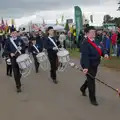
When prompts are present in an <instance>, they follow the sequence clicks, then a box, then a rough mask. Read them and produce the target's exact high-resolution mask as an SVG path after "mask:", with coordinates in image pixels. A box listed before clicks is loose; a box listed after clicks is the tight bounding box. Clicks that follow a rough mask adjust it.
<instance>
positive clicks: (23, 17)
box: [0, 0, 120, 25]
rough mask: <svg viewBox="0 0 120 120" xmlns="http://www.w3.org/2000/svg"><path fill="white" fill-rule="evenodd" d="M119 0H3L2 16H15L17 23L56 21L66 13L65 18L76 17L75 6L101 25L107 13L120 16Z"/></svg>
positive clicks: (0, 6) (0, 3)
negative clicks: (43, 20) (119, 9)
mask: <svg viewBox="0 0 120 120" xmlns="http://www.w3.org/2000/svg"><path fill="white" fill-rule="evenodd" d="M118 1H119V0H2V1H1V2H0V17H3V18H15V19H16V24H18V25H20V24H24V23H27V22H28V21H30V20H32V21H34V22H35V21H36V22H37V21H38V22H39V21H41V20H42V19H43V18H44V19H45V21H46V22H49V23H50V22H55V21H56V19H57V18H58V20H59V19H60V18H61V16H62V14H64V16H65V18H74V6H75V5H78V6H80V7H81V8H82V11H83V13H84V14H85V16H86V17H87V18H89V16H90V15H91V14H92V15H93V16H94V24H98V25H100V24H101V23H102V20H103V16H104V15H105V14H110V15H111V16H113V17H115V16H120V12H118V11H116V10H117V7H118V5H117V3H118Z"/></svg>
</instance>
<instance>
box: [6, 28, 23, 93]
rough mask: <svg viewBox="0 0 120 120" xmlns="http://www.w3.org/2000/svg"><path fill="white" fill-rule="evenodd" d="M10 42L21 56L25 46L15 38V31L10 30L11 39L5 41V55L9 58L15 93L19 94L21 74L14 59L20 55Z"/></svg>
mask: <svg viewBox="0 0 120 120" xmlns="http://www.w3.org/2000/svg"><path fill="white" fill-rule="evenodd" d="M11 41H13V42H14V43H15V44H16V46H17V47H18V49H19V51H21V53H22V54H23V53H25V45H24V43H23V41H22V40H21V39H20V38H17V31H16V29H15V28H14V29H12V30H11V37H10V38H9V39H8V40H7V41H6V45H5V53H6V54H8V55H9V56H10V59H11V64H12V68H13V74H14V79H15V83H16V88H17V92H18V93H19V92H21V81H20V79H21V73H20V69H19V66H18V64H17V62H16V59H17V57H18V56H19V55H20V53H19V52H18V50H16V48H15V46H14V45H13V43H12V42H11Z"/></svg>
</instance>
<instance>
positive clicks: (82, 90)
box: [80, 88, 87, 96]
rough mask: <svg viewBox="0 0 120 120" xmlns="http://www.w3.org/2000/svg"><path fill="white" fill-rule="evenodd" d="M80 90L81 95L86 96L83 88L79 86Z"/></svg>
mask: <svg viewBox="0 0 120 120" xmlns="http://www.w3.org/2000/svg"><path fill="white" fill-rule="evenodd" d="M80 91H81V92H82V96H87V95H86V92H85V90H84V89H82V88H80Z"/></svg>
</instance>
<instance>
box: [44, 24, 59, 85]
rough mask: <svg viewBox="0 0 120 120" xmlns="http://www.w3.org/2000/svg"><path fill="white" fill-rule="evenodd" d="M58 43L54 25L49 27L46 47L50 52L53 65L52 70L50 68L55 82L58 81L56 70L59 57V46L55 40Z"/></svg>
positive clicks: (49, 56)
mask: <svg viewBox="0 0 120 120" xmlns="http://www.w3.org/2000/svg"><path fill="white" fill-rule="evenodd" d="M52 41H53V42H54V43H55V44H56V45H58V44H57V40H56V39H55V37H54V29H53V27H51V26H50V27H48V37H47V38H46V40H45V48H46V49H47V52H48V58H49V61H50V65H51V70H50V76H51V78H52V80H53V82H54V83H55V84H57V83H58V81H57V79H56V71H57V68H58V57H57V52H58V48H57V47H56V46H55V45H54V44H53V42H52Z"/></svg>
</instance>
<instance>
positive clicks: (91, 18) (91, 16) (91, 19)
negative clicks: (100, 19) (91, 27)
mask: <svg viewBox="0 0 120 120" xmlns="http://www.w3.org/2000/svg"><path fill="white" fill-rule="evenodd" d="M90 21H91V23H93V15H90Z"/></svg>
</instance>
